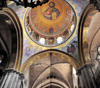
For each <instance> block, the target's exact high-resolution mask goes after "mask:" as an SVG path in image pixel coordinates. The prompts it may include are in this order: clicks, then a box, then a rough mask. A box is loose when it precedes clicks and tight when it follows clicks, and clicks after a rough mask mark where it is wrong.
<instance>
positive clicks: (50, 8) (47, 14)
mask: <svg viewBox="0 0 100 88" xmlns="http://www.w3.org/2000/svg"><path fill="white" fill-rule="evenodd" d="M61 13H62V6H61V4H60V2H59V1H57V0H50V1H49V3H47V4H45V5H43V6H42V7H41V14H42V16H43V17H44V18H46V19H47V20H50V21H54V20H56V19H58V18H59V16H60V15H61Z"/></svg>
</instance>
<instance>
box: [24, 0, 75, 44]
mask: <svg viewBox="0 0 100 88" xmlns="http://www.w3.org/2000/svg"><path fill="white" fill-rule="evenodd" d="M75 25H76V15H75V12H74V10H73V8H72V7H71V6H70V5H69V4H68V3H67V2H66V1H63V0H49V2H48V3H46V4H44V5H42V6H38V7H36V8H33V9H29V10H28V11H27V14H26V19H25V26H26V31H27V33H28V35H29V36H30V37H31V39H32V40H35V41H38V42H39V43H40V41H41V40H45V42H42V44H43V45H45V44H47V45H54V44H58V43H59V44H60V43H62V42H63V41H64V40H65V39H67V38H68V37H69V36H70V35H71V34H72V33H73V31H74V29H75ZM59 37H60V38H59ZM43 38H44V39H43ZM59 39H61V40H59ZM55 41H56V42H55Z"/></svg>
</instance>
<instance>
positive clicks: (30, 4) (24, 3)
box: [12, 0, 49, 8]
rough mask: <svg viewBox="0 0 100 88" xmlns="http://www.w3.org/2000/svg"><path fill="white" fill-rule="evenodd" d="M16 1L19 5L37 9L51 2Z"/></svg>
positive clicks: (39, 0) (45, 0)
mask: <svg viewBox="0 0 100 88" xmlns="http://www.w3.org/2000/svg"><path fill="white" fill-rule="evenodd" d="M12 1H15V2H16V3H17V5H22V6H25V7H32V8H34V7H37V6H38V5H40V6H41V5H42V4H45V3H47V2H48V1H49V0H42V1H41V0H12Z"/></svg>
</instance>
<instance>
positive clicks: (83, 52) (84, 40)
mask: <svg viewBox="0 0 100 88" xmlns="http://www.w3.org/2000/svg"><path fill="white" fill-rule="evenodd" d="M93 10H94V11H97V10H96V8H95V7H94V4H89V5H88V6H87V7H86V8H85V9H84V11H83V14H82V16H81V19H80V23H79V29H78V45H79V46H78V51H79V58H80V63H81V65H84V64H85V63H90V64H91V63H92V61H91V58H90V54H89V48H88V28H89V24H90V22H91V21H90V22H88V24H87V26H86V25H85V21H86V19H87V17H88V14H90V12H92V11H93ZM92 17H93V16H92ZM92 17H91V18H92Z"/></svg>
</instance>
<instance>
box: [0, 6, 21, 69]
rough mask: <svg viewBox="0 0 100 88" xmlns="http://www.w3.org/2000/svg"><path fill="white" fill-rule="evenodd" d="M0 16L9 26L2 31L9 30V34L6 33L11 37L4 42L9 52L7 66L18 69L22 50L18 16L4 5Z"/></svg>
mask: <svg viewBox="0 0 100 88" xmlns="http://www.w3.org/2000/svg"><path fill="white" fill-rule="evenodd" d="M0 16H1V19H2V20H3V21H4V22H5V23H6V25H7V27H8V28H9V30H7V28H5V30H3V31H7V32H9V31H10V33H11V34H10V36H9V35H6V36H8V37H11V41H10V39H8V40H7V41H6V44H7V43H9V44H8V46H7V47H8V48H9V52H10V53H9V55H10V60H9V62H8V66H7V68H14V69H16V70H18V71H19V69H20V66H21V61H22V50H23V48H22V47H23V34H22V26H21V23H20V21H19V18H18V16H17V15H16V13H15V12H14V11H13V10H12V9H11V8H8V7H7V8H6V7H5V8H3V9H2V10H0ZM3 21H2V22H3ZM1 25H2V24H1ZM4 27H5V26H4ZM1 31H2V30H1ZM1 31H0V32H1ZM1 33H2V35H4V33H5V32H4V33H3V32H1ZM8 41H9V42H8ZM10 45H11V46H10Z"/></svg>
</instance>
